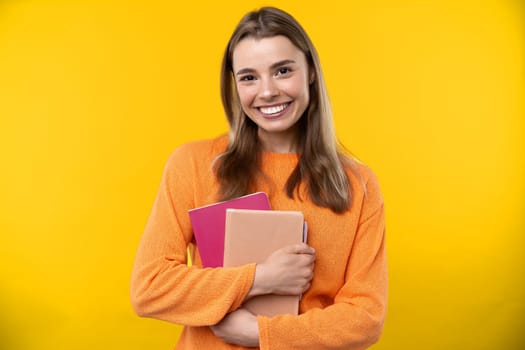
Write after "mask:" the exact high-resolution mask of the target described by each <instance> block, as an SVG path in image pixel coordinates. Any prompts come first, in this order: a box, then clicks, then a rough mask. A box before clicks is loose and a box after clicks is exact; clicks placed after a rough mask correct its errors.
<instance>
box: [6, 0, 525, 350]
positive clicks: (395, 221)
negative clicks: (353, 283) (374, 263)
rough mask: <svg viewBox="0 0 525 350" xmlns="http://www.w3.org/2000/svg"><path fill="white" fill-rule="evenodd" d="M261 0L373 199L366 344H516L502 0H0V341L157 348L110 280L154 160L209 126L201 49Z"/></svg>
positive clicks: (519, 52) (126, 256) (215, 92)
mask: <svg viewBox="0 0 525 350" xmlns="http://www.w3.org/2000/svg"><path fill="white" fill-rule="evenodd" d="M264 4H273V5H277V6H280V7H282V8H283V9H285V10H288V11H289V12H291V13H292V14H294V15H295V16H296V18H297V19H298V20H299V21H300V22H301V23H302V24H303V25H304V27H305V28H306V30H307V31H308V32H309V33H310V35H311V37H312V39H313V41H314V43H316V46H317V48H318V50H319V53H320V56H321V61H322V63H323V67H324V71H325V74H326V79H327V83H328V87H329V92H330V94H331V97H332V102H333V105H334V110H335V118H336V126H337V130H338V134H339V136H340V138H341V140H342V141H343V143H344V144H345V145H346V146H347V147H348V148H349V149H350V150H351V151H352V152H353V153H354V154H356V155H357V156H358V157H359V158H360V159H361V160H363V161H364V162H365V163H367V164H368V165H370V166H371V167H372V168H373V169H374V170H375V172H376V174H377V176H378V178H379V180H380V183H381V185H382V190H383V192H384V196H385V199H386V205H387V224H388V254H389V265H390V301H389V309H388V317H387V322H386V326H385V331H384V334H383V337H382V339H381V341H380V342H379V344H378V345H376V346H375V347H374V348H375V349H477V350H479V349H487V350H488V349H521V348H523V346H524V344H525V339H524V337H523V335H522V331H523V325H524V323H525V316H524V315H525V301H524V300H525V277H524V276H525V271H524V270H525V268H524V267H525V265H524V258H523V256H524V253H523V249H524V247H525V244H524V243H525V238H524V237H525V235H524V233H525V232H524V231H525V215H524V213H525V210H524V209H525V181H524V180H525V141H524V140H525V120H524V119H525V118H524V114H525V113H524V111H525V109H524V93H525V83H524V77H525V72H524V58H525V55H524V49H525V43H524V35H523V26H524V25H525V19H524V17H523V12H524V10H525V9H524V8H523V6H522V4H520V3H519V2H518V1H511V0H501V1H497V0H493V1H460V0H458V1H431V0H429V1H425V0H420V1H415V0H414V1H401V0H398V1H388V0H384V1H381V0H377V1H348V2H347V1H329V0H322V1H309V2H306V1H292V0H289V1H265V2H263V1H246V0H242V1H241V0H239V1H193V2H177V1H141V2H138V1H137V2H135V1H121V2H118V1H52V0H43V1H29V0H28V1H23V0H20V1H15V0H11V1H9V0H4V1H2V2H0V117H1V124H0V150H1V158H0V162H1V170H0V174H1V182H0V198H1V206H0V213H1V214H0V219H1V221H0V232H1V235H0V348H2V349H24V350H29V349H55V350H60V349H171V348H172V347H173V344H174V343H175V341H176V339H177V337H178V334H179V330H180V329H179V327H178V326H174V325H170V324H167V323H164V322H161V321H156V320H147V319H140V318H138V317H136V316H135V315H134V314H133V312H132V310H131V307H130V303H129V299H128V283H129V275H130V270H131V265H132V262H133V258H134V254H135V249H136V247H137V244H138V241H139V239H140V236H141V233H142V229H143V227H144V224H145V222H146V220H147V217H148V214H149V210H150V208H151V205H152V203H153V199H154V196H155V193H156V190H157V186H158V184H159V180H160V175H161V172H162V168H163V165H164V162H165V160H166V158H167V157H168V155H169V154H170V152H171V151H172V150H173V149H174V148H175V147H177V146H178V145H180V144H181V143H183V142H185V141H189V140H193V139H200V138H207V137H213V136H215V135H217V134H219V133H222V132H224V131H226V123H225V120H224V117H223V114H222V107H221V105H220V99H219V89H218V85H219V64H220V59H221V56H222V52H223V48H224V46H225V44H226V41H227V39H228V37H229V35H230V33H231V31H232V30H233V28H234V26H235V25H236V23H237V21H238V20H239V19H240V17H241V16H242V15H243V14H244V13H245V12H246V11H248V10H252V9H254V8H256V7H259V6H261V5H264Z"/></svg>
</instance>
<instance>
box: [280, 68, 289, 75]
mask: <svg viewBox="0 0 525 350" xmlns="http://www.w3.org/2000/svg"><path fill="white" fill-rule="evenodd" d="M290 71H291V69H290V68H288V67H281V68H279V69H278V70H277V75H284V74H286V73H289V72H290Z"/></svg>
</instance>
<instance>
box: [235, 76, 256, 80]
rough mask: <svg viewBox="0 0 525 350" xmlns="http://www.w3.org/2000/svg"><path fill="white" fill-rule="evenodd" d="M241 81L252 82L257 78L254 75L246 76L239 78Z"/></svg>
mask: <svg viewBox="0 0 525 350" xmlns="http://www.w3.org/2000/svg"><path fill="white" fill-rule="evenodd" d="M239 80H240V81H252V80H255V77H254V76H253V75H244V76H242V77H240V78H239Z"/></svg>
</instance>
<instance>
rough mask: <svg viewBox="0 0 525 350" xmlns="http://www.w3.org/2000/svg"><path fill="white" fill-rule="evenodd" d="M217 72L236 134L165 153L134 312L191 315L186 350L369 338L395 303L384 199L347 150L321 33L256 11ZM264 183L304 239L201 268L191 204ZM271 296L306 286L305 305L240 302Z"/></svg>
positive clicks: (172, 317) (357, 345)
mask: <svg viewBox="0 0 525 350" xmlns="http://www.w3.org/2000/svg"><path fill="white" fill-rule="evenodd" d="M221 82H222V98H223V104H224V108H225V112H226V115H227V118H228V121H229V122H230V133H229V137H226V136H220V137H218V138H215V139H212V140H204V141H197V142H192V143H188V144H185V145H183V146H181V147H179V148H178V149H177V150H176V151H175V152H174V153H173V155H172V156H171V157H170V159H169V161H168V164H167V165H166V168H165V172H164V176H163V179H162V183H161V188H160V190H159V192H158V195H157V199H156V201H155V205H154V207H153V211H152V213H151V216H150V219H149V221H148V225H147V227H146V230H145V232H144V234H143V237H142V241H141V243H140V246H139V250H138V253H137V256H136V260H135V265H134V268H133V277H132V283H131V296H132V302H133V306H134V308H135V311H136V312H137V314H139V315H140V316H146V317H152V318H157V319H161V320H166V321H169V322H173V323H178V324H183V325H185V328H184V331H183V333H182V335H181V338H180V341H179V343H178V345H177V347H176V348H177V349H238V348H239V347H238V346H241V347H243V348H244V347H260V348H261V349H274V350H278V349H283V350H284V349H354V350H357V349H365V348H367V347H368V346H370V345H371V344H373V343H375V342H376V341H377V340H378V339H379V336H380V334H381V331H382V328H383V322H384V317H385V312H386V302H387V263H386V252H385V224H384V210H383V199H382V196H381V193H380V190H379V186H378V183H377V180H376V178H375V176H374V174H373V173H372V171H371V170H370V169H369V168H367V167H366V166H365V165H363V164H361V163H358V162H357V161H355V160H354V159H352V158H349V157H346V156H344V155H343V154H342V153H341V152H340V151H339V150H338V147H337V140H336V138H335V134H334V128H333V121H332V115H331V110H330V108H329V103H328V98H327V93H326V89H325V87H324V78H323V75H322V71H321V66H320V63H319V59H318V57H317V53H316V51H315V48H314V46H313V44H312V43H311V41H310V39H309V38H308V36H307V35H306V33H305V32H304V30H303V29H302V27H301V26H300V25H299V23H297V21H296V20H295V19H294V18H293V17H291V16H290V15H289V14H287V13H285V12H283V11H281V10H279V9H276V8H271V7H265V8H262V9H260V10H258V11H253V12H250V13H248V14H247V15H246V16H245V17H244V18H243V19H242V20H241V22H240V23H239V25H238V26H237V28H236V30H235V31H234V33H233V35H232V37H231V39H230V41H229V43H228V46H227V49H226V52H225V54H224V59H223V66H222V76H221ZM258 191H261V192H266V193H268V194H269V199H270V203H271V207H272V208H273V209H278V210H295V211H301V212H303V214H304V218H305V221H306V222H308V244H305V243H302V244H298V245H291V246H286V247H284V248H282V249H280V250H277V251H276V252H274V253H273V254H272V255H270V256H269V257H268V258H267V259H266V260H264V261H263V262H261V263H257V264H247V265H244V266H240V267H237V268H222V267H218V268H202V264H201V259H200V256H199V254H198V250H197V249H195V243H194V242H195V240H194V238H193V232H192V227H191V224H190V221H189V218H188V215H187V212H188V210H190V209H192V208H194V207H200V206H204V205H207V204H210V203H213V202H215V201H218V200H224V199H230V198H233V197H236V196H241V195H245V194H248V193H249V192H258ZM188 248H189V251H190V252H192V253H193V254H194V255H193V256H192V261H193V262H194V263H195V264H194V266H192V267H188V266H187V260H186V251H187V249H188ZM210 291H212V292H211V293H210ZM262 294H279V295H302V297H301V301H300V305H299V315H298V316H293V315H278V316H274V317H265V316H261V315H255V314H252V313H250V312H249V311H248V310H247V309H245V308H244V307H243V303H244V302H245V301H247V300H249V299H250V298H252V297H254V296H257V295H262Z"/></svg>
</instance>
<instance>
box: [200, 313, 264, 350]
mask: <svg viewBox="0 0 525 350" xmlns="http://www.w3.org/2000/svg"><path fill="white" fill-rule="evenodd" d="M210 328H211V330H212V332H213V333H214V334H215V335H216V336H217V337H219V338H221V339H222V340H224V341H225V342H226V343H230V344H237V345H241V346H245V347H257V346H259V326H258V324H257V317H256V316H255V315H254V314H252V313H251V312H249V311H247V310H245V309H237V310H235V311H233V312H230V313H229V314H228V315H226V317H224V318H223V319H222V321H221V322H219V323H217V324H216V325H215V326H210Z"/></svg>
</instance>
